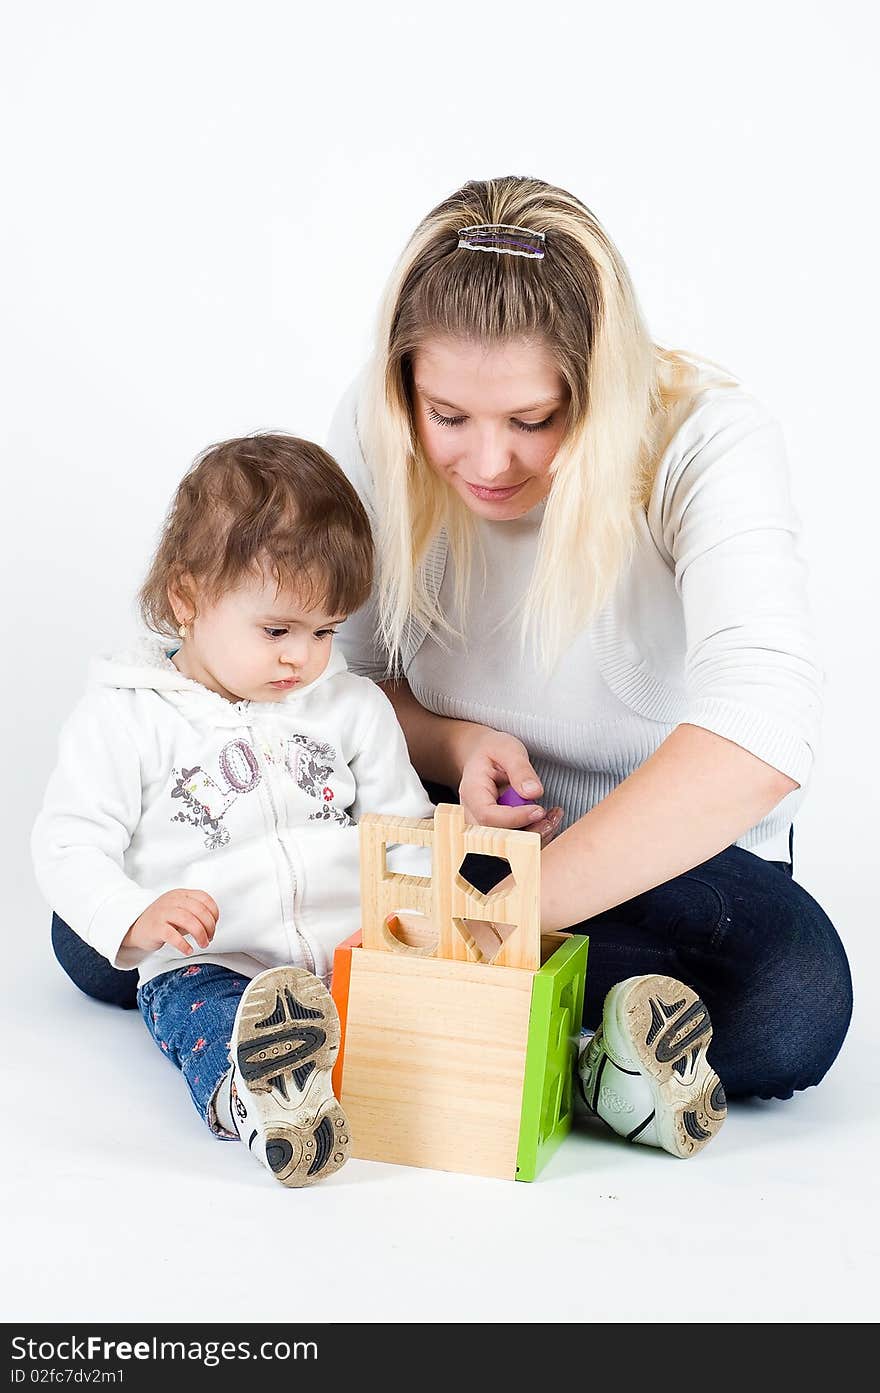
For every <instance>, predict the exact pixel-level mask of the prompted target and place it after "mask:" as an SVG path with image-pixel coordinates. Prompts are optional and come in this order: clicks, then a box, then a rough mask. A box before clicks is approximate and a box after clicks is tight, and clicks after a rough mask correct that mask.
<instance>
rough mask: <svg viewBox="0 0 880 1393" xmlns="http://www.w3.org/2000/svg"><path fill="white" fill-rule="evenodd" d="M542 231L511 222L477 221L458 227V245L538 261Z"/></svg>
mask: <svg viewBox="0 0 880 1393" xmlns="http://www.w3.org/2000/svg"><path fill="white" fill-rule="evenodd" d="M544 240H545V238H544V233H543V232H534V231H533V230H532V229H531V228H530V227H515V226H514V225H513V224H512V223H504V222H495V223H479V224H478V225H477V226H476V227H460V228H459V229H458V245H459V246H460V247H465V248H467V250H468V251H472V252H497V253H498V255H499V256H527V257H529V258H531V260H532V261H540V259H541V257H542V256H543V255H544Z"/></svg>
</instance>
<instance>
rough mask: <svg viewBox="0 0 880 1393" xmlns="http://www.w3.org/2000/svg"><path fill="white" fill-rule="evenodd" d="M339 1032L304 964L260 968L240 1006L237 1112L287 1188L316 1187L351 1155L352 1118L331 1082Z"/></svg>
mask: <svg viewBox="0 0 880 1393" xmlns="http://www.w3.org/2000/svg"><path fill="white" fill-rule="evenodd" d="M339 1034H340V1032H339V1016H338V1014H337V1011H336V1006H335V1004H334V1002H333V998H332V997H331V995H330V993H329V992H328V991H327V988H326V987H325V986H324V984H323V983H322V982H319V981H318V978H317V977H313V976H312V974H311V972H307V971H306V969H305V968H302V967H273V968H270V969H269V971H268V972H261V973H260V974H259V976H257V977H254V978H253V979H252V981H251V982H250V984H249V985H248V987H247V988H246V989H245V992H244V994H243V996H242V998H241V1001H240V1002H239V1004H238V1010H237V1012H236V1016H235V1024H234V1026H233V1031H232V1047H231V1050H230V1054H229V1062H230V1064H231V1065H232V1068H231V1070H230V1076H229V1078H230V1083H229V1093H230V1098H229V1101H230V1112H231V1114H232V1119H233V1121H234V1123H235V1126H236V1129H237V1131H238V1135H239V1137H240V1138H241V1140H242V1141H243V1142H244V1144H245V1146H246V1147H247V1148H248V1150H249V1151H252V1152H253V1153H254V1154H255V1155H257V1156H258V1157H259V1159H260V1160H261V1161H262V1162H263V1164H264V1165H265V1166H267V1167H268V1169H269V1170H270V1171H271V1172H272V1174H273V1175H274V1176H275V1179H276V1180H279V1181H280V1182H281V1184H282V1185H290V1186H302V1185H313V1184H314V1183H315V1181H317V1180H324V1179H325V1177H326V1176H328V1175H332V1173H333V1172H334V1171H337V1170H339V1168H340V1166H342V1165H343V1164H344V1163H345V1161H346V1160H347V1159H348V1153H349V1149H350V1141H349V1135H350V1134H349V1127H348V1121H347V1119H346V1116H345V1113H344V1112H343V1111H342V1108H341V1107H340V1106H339V1103H338V1102H337V1100H336V1098H335V1097H334V1094H333V1087H332V1084H331V1082H330V1073H331V1070H332V1068H333V1065H334V1064H335V1063H336V1056H337V1054H338V1053H339Z"/></svg>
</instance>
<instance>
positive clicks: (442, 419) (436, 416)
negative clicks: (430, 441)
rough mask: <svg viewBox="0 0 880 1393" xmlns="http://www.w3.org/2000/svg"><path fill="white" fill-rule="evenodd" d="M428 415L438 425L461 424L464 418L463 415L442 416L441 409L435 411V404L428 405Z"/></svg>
mask: <svg viewBox="0 0 880 1393" xmlns="http://www.w3.org/2000/svg"><path fill="white" fill-rule="evenodd" d="M428 416H429V417H430V419H431V420H432V421H434V422H436V424H437V425H438V426H460V425H461V423H462V421H463V420H464V417H463V416H441V415H440V412H439V411H435V410H434V408H433V406H429V407H428Z"/></svg>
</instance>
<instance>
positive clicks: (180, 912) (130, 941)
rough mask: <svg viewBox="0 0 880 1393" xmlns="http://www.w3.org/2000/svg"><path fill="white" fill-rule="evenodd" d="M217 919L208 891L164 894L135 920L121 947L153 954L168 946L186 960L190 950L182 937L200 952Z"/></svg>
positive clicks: (207, 940)
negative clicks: (181, 954) (196, 945)
mask: <svg viewBox="0 0 880 1393" xmlns="http://www.w3.org/2000/svg"><path fill="white" fill-rule="evenodd" d="M219 918H220V911H219V909H218V908H217V904H216V902H215V901H214V900H212V898H211V896H210V895H209V894H208V893H207V891H205V890H167V891H166V892H165V894H164V895H160V896H159V898H158V900H154V901H153V903H152V904H151V905H148V906H147V908H146V909H145V910H144V912H143V914H142V915H141V916H140V918H139V919H135V921H134V923H133V924H132V926H131V928H130V929H129V931H128V933H127V934H126V935H125V938H124V939H123V940H122V947H123V948H137V949H138V950H139V951H140V952H142V953H154V952H155V951H156V949H157V948H161V947H162V944H163V943H167V944H168V945H169V947H171V948H176V949H177V950H178V952H180V953H183V954H184V955H185V956H187V957H188V956H189V954H190V953H192V951H193V947H192V944H191V943H188V942H187V940H186V938H185V937H184V934H186V935H188V936H189V938H192V939H194V940H195V942H196V943H197V944H198V945H199V947H200V948H207V946H208V944H209V943H210V942H211V939H212V938H213V937H214V930H215V929H216V927H217V920H218V919H219Z"/></svg>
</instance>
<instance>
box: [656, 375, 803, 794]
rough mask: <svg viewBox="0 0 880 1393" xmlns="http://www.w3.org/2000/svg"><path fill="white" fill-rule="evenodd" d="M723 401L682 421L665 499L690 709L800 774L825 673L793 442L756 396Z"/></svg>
mask: <svg viewBox="0 0 880 1393" xmlns="http://www.w3.org/2000/svg"><path fill="white" fill-rule="evenodd" d="M720 403H721V404H715V405H714V406H710V407H709V408H708V409H703V410H700V409H698V410H697V412H696V413H695V415H694V417H693V418H692V420H691V422H690V425H689V427H688V428H687V430H686V431H683V432H682V434H683V435H684V437H685V441H684V448H682V449H679V450H678V451H676V452H674V454H673V462H672V463H668V464H667V473H666V476H665V478H664V479H663V480H662V489H661V491H660V498H659V502H658V504H657V506H659V510H660V516H659V523H660V529H661V534H662V542H663V546H664V547H665V548H666V550H667V552H668V557H669V559H670V561H671V564H672V565H673V567H674V572H675V583H676V588H677V590H678V592H679V594H680V596H681V600H682V605H683V611H684V622H685V632H686V644H687V656H686V664H685V684H686V701H687V707H686V714H685V715H684V716H683V717H682V720H683V722H685V723H687V724H690V725H697V726H702V727H704V728H705V729H706V730H711V731H713V732H714V733H715V734H717V735H721V736H724V737H725V738H726V739H728V740H732V741H734V742H735V743H736V744H738V745H741V746H742V747H743V748H744V749H746V750H749V751H750V752H751V753H752V754H754V755H756V756H757V757H758V758H759V759H762V760H764V761H765V763H767V764H770V765H772V766H773V767H774V768H775V769H778V770H780V771H781V772H782V773H784V774H787V775H788V776H789V777H790V778H792V779H794V780H795V781H796V782H797V783H799V784H803V783H804V782H805V780H806V779H807V777H808V775H809V772H810V768H811V765H812V762H813V759H814V756H815V752H816V747H817V743H818V737H819V725H820V718H821V686H822V674H821V671H820V668H819V665H818V662H817V657H816V652H815V644H814V638H813V632H812V624H811V620H810V614H809V606H808V601H807V587H806V570H805V566H804V562H803V560H802V558H801V556H800V554H799V550H798V537H799V524H798V520H797V517H796V514H795V512H794V509H793V506H792V502H791V497H790V490H789V480H788V467H787V461H786V452H785V444H784V440H783V436H782V431H781V429H780V426H779V424H778V423H777V422H776V421H774V420H773V419H772V418H769V417H767V416H766V415H765V414H764V413H763V411H762V410H761V409H760V408H759V407H758V404H757V403H753V402H751V400H750V399H746V403H747V404H746V405H744V404H743V395H742V394H739V395H738V397H736V398H734V399H733V400H732V401H731V402H730V403H729V404H727V405H725V404H723V403H724V399H723V398H721V399H720ZM667 460H669V454H668V455H667ZM655 496H656V491H655Z"/></svg>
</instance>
